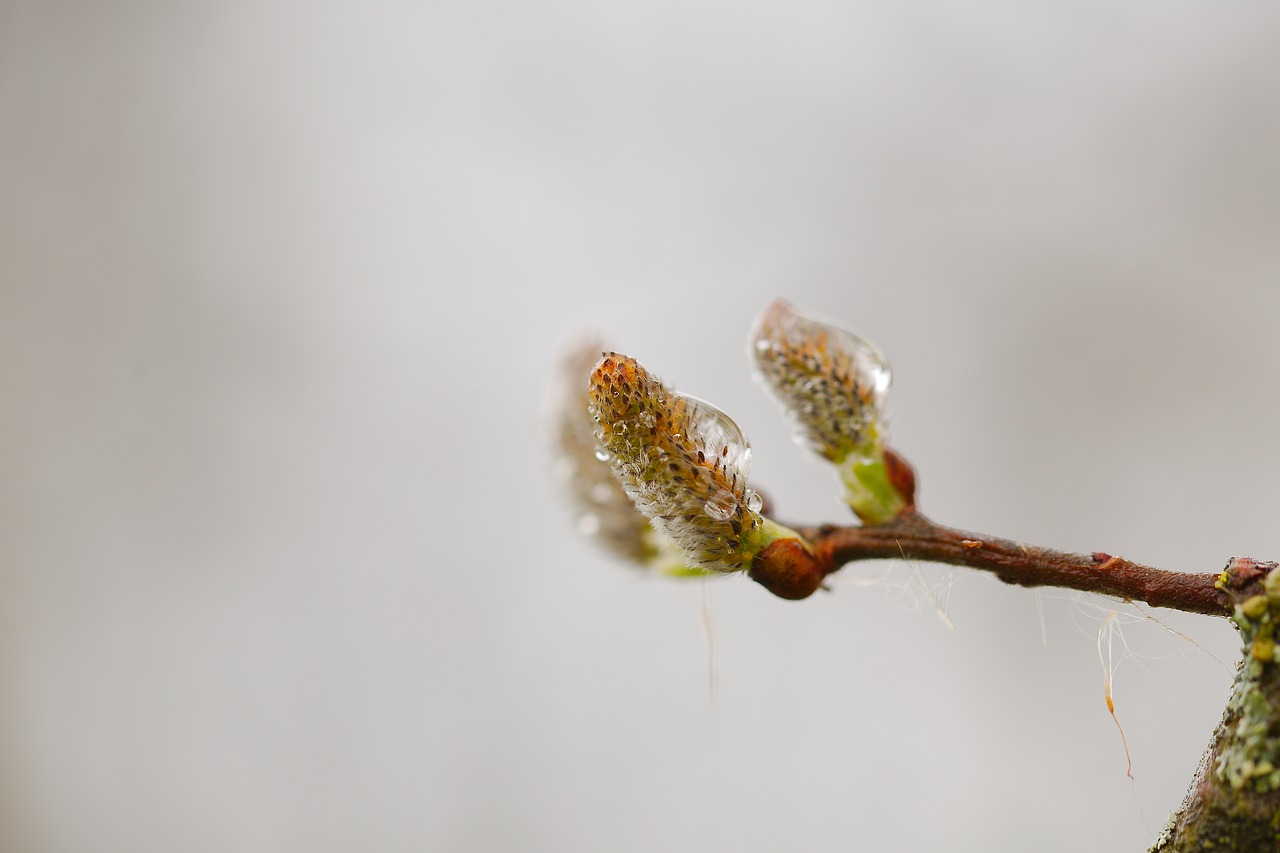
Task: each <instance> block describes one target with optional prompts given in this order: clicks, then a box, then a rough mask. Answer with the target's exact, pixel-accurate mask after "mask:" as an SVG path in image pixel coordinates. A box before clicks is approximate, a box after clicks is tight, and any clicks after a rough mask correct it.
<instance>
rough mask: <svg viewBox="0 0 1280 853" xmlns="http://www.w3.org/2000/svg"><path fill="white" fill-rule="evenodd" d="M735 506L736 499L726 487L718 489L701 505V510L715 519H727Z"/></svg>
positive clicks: (736, 505)
mask: <svg viewBox="0 0 1280 853" xmlns="http://www.w3.org/2000/svg"><path fill="white" fill-rule="evenodd" d="M737 508H738V501H737V499H736V498H735V497H734V496H733V492H730V491H728V490H726V489H720V490H719V491H718V492H716V493H715V494H714V495H712V496H711V498H710V499H708V500H707V502H706V503H705V504H703V505H702V510H703V512H705V513H706V514H707V515H709V516H711V517H712V518H714V519H715V520H716V521H727V520H728V519H729V517H730V516H732V515H733V511H734V510H736V509H737Z"/></svg>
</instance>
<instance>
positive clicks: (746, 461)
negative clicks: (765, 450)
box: [688, 397, 751, 480]
mask: <svg viewBox="0 0 1280 853" xmlns="http://www.w3.org/2000/svg"><path fill="white" fill-rule="evenodd" d="M688 400H689V402H690V403H691V404H692V405H691V407H690V412H691V414H692V417H693V420H694V422H695V423H696V424H697V425H698V431H697V433H695V434H694V436H693V438H694V439H695V441H697V442H698V444H700V445H701V446H702V447H703V448H704V450H705V451H706V455H707V458H714V457H717V456H719V457H721V458H723V460H724V466H723V467H724V469H725V470H726V471H732V472H736V473H737V475H738V477H739V479H741V480H745V479H746V478H747V474H748V473H749V472H750V470H751V444H750V442H748V441H747V437H746V436H745V435H743V433H742V429H741V428H740V427H739V426H738V425H737V424H736V423H735V422H734V420H733V418H730V417H729V416H728V415H726V414H725V413H724V412H722V411H720V410H719V409H717V408H716V407H715V406H713V405H711V404H710V403H707V402H705V401H703V400H699V399H698V398H696V397H689V398H688ZM726 447H727V448H728V451H727V452H726V451H725V448H726Z"/></svg>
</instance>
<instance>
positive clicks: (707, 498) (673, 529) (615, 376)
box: [589, 353, 821, 597]
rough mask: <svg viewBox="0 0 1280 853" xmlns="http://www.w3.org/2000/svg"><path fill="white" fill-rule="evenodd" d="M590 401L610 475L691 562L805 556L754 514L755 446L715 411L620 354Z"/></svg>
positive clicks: (605, 363)
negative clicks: (780, 547)
mask: <svg viewBox="0 0 1280 853" xmlns="http://www.w3.org/2000/svg"><path fill="white" fill-rule="evenodd" d="M589 397H590V413H591V416H592V417H593V419H594V420H595V424H596V439H597V440H598V441H599V443H600V448H601V451H602V453H603V454H604V455H605V456H606V457H607V458H608V460H609V462H610V464H611V465H612V466H613V471H614V474H615V475H617V477H618V479H619V481H621V483H622V486H623V488H624V489H625V490H626V492H627V494H628V495H630V497H631V499H632V501H633V502H634V503H635V505H636V508H637V509H639V510H640V512H641V513H643V514H644V515H645V516H646V517H648V519H649V520H650V521H651V522H652V523H653V525H654V527H656V528H657V529H658V530H660V531H661V532H662V533H663V534H665V535H666V536H667V537H668V538H669V539H671V540H672V541H673V542H675V543H676V545H678V546H679V547H680V549H681V550H682V551H683V553H684V555H685V558H686V559H687V560H688V561H689V562H690V563H691V564H692V565H696V566H700V567H701V568H704V569H707V570H709V571H715V572H736V571H742V570H745V569H750V568H752V563H753V561H754V560H755V558H756V557H757V555H759V554H760V553H761V552H762V551H764V550H765V549H766V548H768V547H769V546H770V545H771V544H773V543H774V542H776V541H778V540H784V539H790V540H795V541H796V543H797V544H798V545H799V547H801V549H802V550H806V546H804V545H803V544H802V542H801V540H800V537H799V535H798V534H797V533H795V531H792V530H789V529H787V528H785V527H783V526H781V525H779V524H776V523H775V522H772V521H770V520H769V519H767V518H765V517H763V516H762V515H761V514H760V503H761V502H760V496H759V495H758V494H756V493H755V492H754V491H752V490H751V489H750V487H749V486H748V485H747V474H748V472H749V470H750V467H751V447H750V445H749V444H748V442H747V440H746V438H745V436H743V434H742V431H741V430H740V429H739V428H738V426H737V424H735V423H734V422H733V421H732V420H731V419H730V418H729V417H728V416H727V415H726V414H724V413H723V412H721V411H720V410H719V409H717V408H716V407H714V406H712V405H710V404H709V403H705V402H703V401H701V400H696V399H694V398H692V397H688V396H685V395H683V394H679V393H677V392H675V391H673V390H671V389H670V388H667V387H666V386H665V385H663V384H662V382H661V381H659V380H658V379H657V377H655V376H653V375H652V374H650V373H649V372H648V371H647V370H646V369H645V368H644V367H643V366H642V365H641V364H640V363H639V362H637V361H636V360H635V359H633V358H630V357H628V356H624V355H619V354H618V353H606V354H605V355H604V357H603V358H601V359H600V362H599V363H598V364H597V365H596V368H595V370H594V371H593V372H592V374H591V385H590V392H589ZM752 576H753V577H755V573H754V572H753V575H752ZM820 579H821V578H820V576H819V578H818V580H819V581H820ZM757 580H759V578H757ZM766 585H767V584H766ZM813 586H814V588H816V582H815V583H814V585H813ZM809 591H810V592H811V591H812V590H809ZM806 594H807V592H806ZM795 597H800V596H795Z"/></svg>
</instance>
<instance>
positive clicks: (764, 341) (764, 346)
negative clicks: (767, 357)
mask: <svg viewBox="0 0 1280 853" xmlns="http://www.w3.org/2000/svg"><path fill="white" fill-rule="evenodd" d="M771 346H773V342H772V341H770V340H769V339H768V338H757V339H756V352H768V351H769V348H770V347H771Z"/></svg>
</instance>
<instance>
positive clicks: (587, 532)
mask: <svg viewBox="0 0 1280 853" xmlns="http://www.w3.org/2000/svg"><path fill="white" fill-rule="evenodd" d="M578 532H579V533H581V534H582V535H583V536H595V535H596V534H597V533H599V532H600V518H599V516H597V515H596V514H595V513H590V512H589V513H586V514H585V515H580V516H578Z"/></svg>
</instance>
